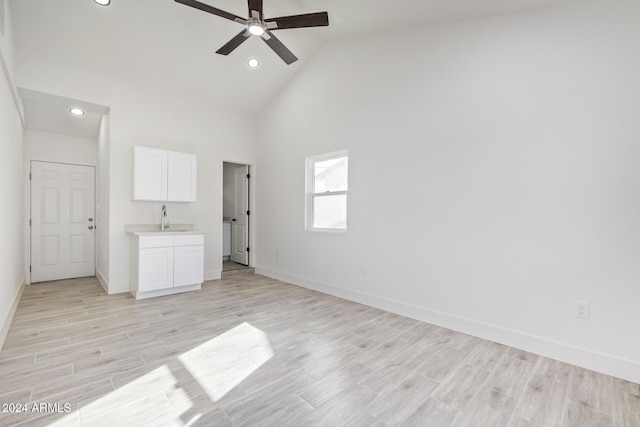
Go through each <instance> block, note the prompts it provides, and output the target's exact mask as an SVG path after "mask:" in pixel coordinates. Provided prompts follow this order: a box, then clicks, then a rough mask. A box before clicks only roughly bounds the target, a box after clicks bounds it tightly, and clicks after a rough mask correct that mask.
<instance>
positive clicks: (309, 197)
mask: <svg viewBox="0 0 640 427" xmlns="http://www.w3.org/2000/svg"><path fill="white" fill-rule="evenodd" d="M341 157H346V158H347V165H348V162H349V151H348V150H340V151H332V152H331V153H325V154H319V155H317V156H311V157H307V158H306V159H305V168H306V173H305V175H306V180H305V230H306V231H313V232H320V233H346V232H347V229H348V221H347V219H348V217H349V215H348V214H347V213H345V216H346V217H345V228H324V227H314V226H313V202H314V200H315V198H316V197H325V196H340V195H344V196H345V198H346V201H345V203H346V204H347V206H348V199H349V196H348V192H349V169H348V166H347V189H346V190H341V191H323V192H321V193H316V192H314V191H315V188H314V187H315V170H314V169H315V164H316V163H319V162H324V161H327V160H332V159H338V158H341ZM347 212H348V208H347Z"/></svg>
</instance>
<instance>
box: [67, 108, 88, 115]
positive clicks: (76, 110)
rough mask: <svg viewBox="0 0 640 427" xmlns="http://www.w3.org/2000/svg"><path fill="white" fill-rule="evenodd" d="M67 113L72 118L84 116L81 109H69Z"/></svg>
mask: <svg viewBox="0 0 640 427" xmlns="http://www.w3.org/2000/svg"><path fill="white" fill-rule="evenodd" d="M69 112H70V113H71V114H73V115H74V116H84V110H83V109H82V108H77V107H73V108H70V109H69Z"/></svg>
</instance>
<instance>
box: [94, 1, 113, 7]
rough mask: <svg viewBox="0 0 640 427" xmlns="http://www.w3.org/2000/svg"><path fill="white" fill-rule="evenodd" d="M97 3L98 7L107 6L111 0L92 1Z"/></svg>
mask: <svg viewBox="0 0 640 427" xmlns="http://www.w3.org/2000/svg"><path fill="white" fill-rule="evenodd" d="M93 1H94V2H96V3H98V4H99V5H100V6H109V5H110V4H111V0H93Z"/></svg>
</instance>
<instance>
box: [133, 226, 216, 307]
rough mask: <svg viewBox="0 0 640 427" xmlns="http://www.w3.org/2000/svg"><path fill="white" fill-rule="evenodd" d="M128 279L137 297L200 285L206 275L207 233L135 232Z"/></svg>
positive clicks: (168, 292)
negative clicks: (150, 234)
mask: <svg viewBox="0 0 640 427" xmlns="http://www.w3.org/2000/svg"><path fill="white" fill-rule="evenodd" d="M129 279H130V280H129V282H130V291H131V293H132V294H133V295H134V296H135V297H136V299H144V298H151V297H156V296H162V295H169V294H175V293H179V292H188V291H193V290H197V289H200V287H201V285H202V282H203V279H204V236H203V235H202V234H197V235H194V234H189V235H178V236H174V235H162V236H158V235H152V236H144V235H142V236H139V235H136V236H134V237H133V238H132V239H131V268H130V278H129Z"/></svg>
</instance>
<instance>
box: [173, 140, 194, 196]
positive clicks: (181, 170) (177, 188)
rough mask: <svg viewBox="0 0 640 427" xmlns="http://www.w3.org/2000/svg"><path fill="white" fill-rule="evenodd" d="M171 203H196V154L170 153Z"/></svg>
mask: <svg viewBox="0 0 640 427" xmlns="http://www.w3.org/2000/svg"><path fill="white" fill-rule="evenodd" d="M168 165H169V168H168V170H169V179H168V197H167V200H169V201H170V202H195V201H196V189H197V175H198V173H197V169H196V168H197V158H196V155H195V154H186V153H174V152H173V151H169V153H168Z"/></svg>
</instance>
